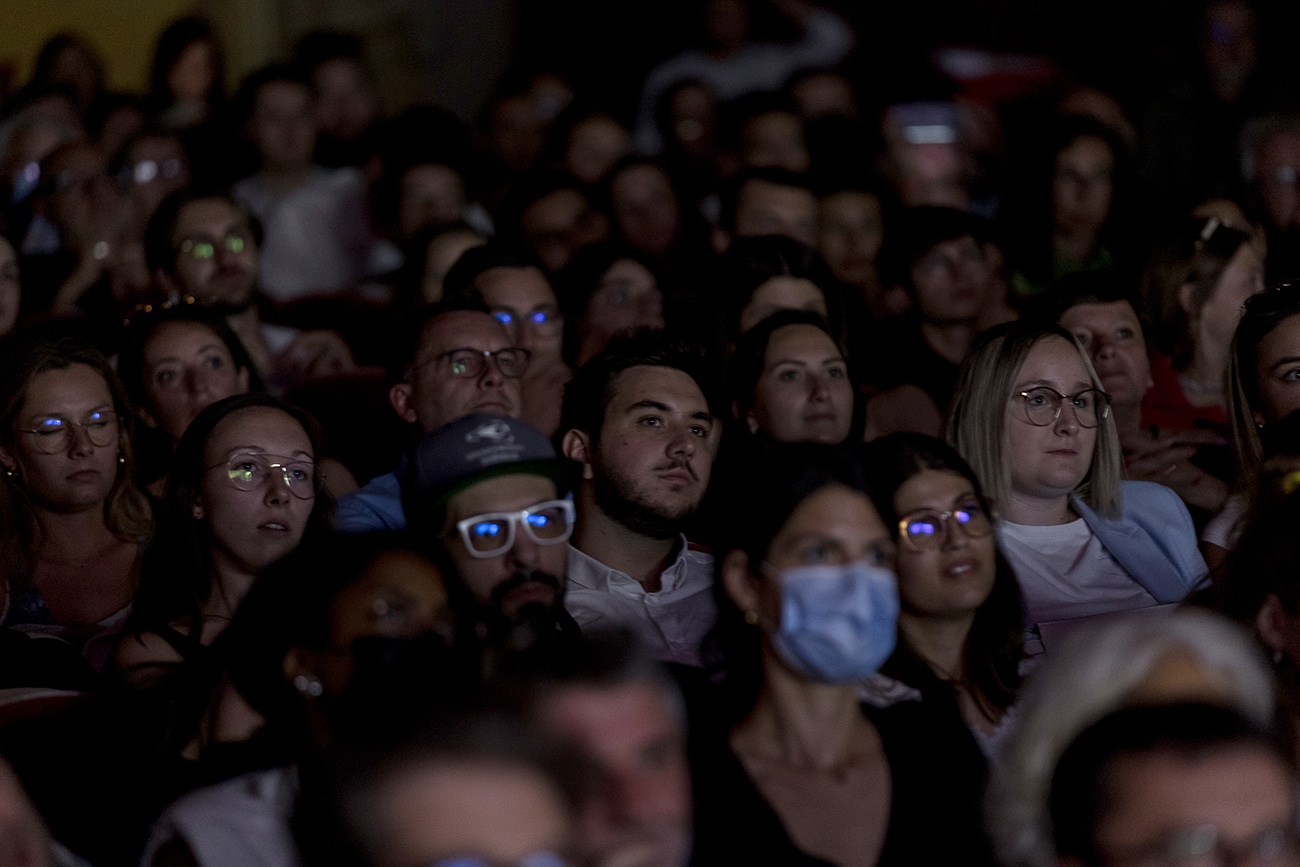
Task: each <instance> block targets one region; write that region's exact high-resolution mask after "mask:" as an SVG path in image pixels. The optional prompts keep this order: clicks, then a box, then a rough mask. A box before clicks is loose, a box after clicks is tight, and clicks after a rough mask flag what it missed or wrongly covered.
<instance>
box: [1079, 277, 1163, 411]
mask: <svg viewBox="0 0 1300 867" xmlns="http://www.w3.org/2000/svg"><path fill="white" fill-rule="evenodd" d="M1060 326H1061V327H1062V328H1064V329H1065V330H1066V331H1069V332H1070V333H1071V334H1073V335H1074V336H1075V337H1077V338H1078V339H1079V342H1080V343H1082V344H1083V345H1084V346H1085V347H1087V349H1088V355H1089V356H1090V357H1091V358H1092V366H1093V368H1095V369H1096V371H1097V376H1098V377H1100V378H1101V387H1102V388H1103V389H1105V390H1106V392H1107V393H1109V394H1110V396H1111V401H1112V402H1113V403H1115V404H1117V405H1119V406H1130V407H1134V406H1137V405H1138V404H1140V403H1141V402H1142V396H1143V395H1144V394H1146V393H1147V389H1148V388H1150V387H1151V386H1152V381H1151V360H1150V358H1148V356H1147V344H1146V341H1145V340H1144V339H1143V338H1142V324H1141V323H1140V322H1139V321H1138V316H1137V312H1136V311H1134V310H1133V305H1132V304H1130V303H1128V302H1127V301H1108V302H1106V303H1105V304H1076V305H1074V306H1073V307H1071V308H1070V309H1068V310H1066V311H1065V312H1064V313H1062V314H1061V321H1060Z"/></svg>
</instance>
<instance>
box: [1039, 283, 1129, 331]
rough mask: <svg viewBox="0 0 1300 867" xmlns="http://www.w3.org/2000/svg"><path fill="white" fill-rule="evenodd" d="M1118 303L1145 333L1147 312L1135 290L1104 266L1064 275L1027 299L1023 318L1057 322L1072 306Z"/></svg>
mask: <svg viewBox="0 0 1300 867" xmlns="http://www.w3.org/2000/svg"><path fill="white" fill-rule="evenodd" d="M1120 302H1124V303H1125V304H1128V306H1129V307H1131V308H1133V313H1134V315H1135V316H1137V318H1138V324H1139V325H1140V326H1141V328H1142V333H1143V334H1144V335H1145V334H1147V333H1148V332H1149V331H1150V325H1149V323H1148V322H1147V320H1146V318H1145V312H1146V311H1145V309H1144V307H1143V304H1142V302H1141V301H1140V300H1139V299H1138V295H1137V292H1136V291H1134V290H1133V289H1131V288H1130V287H1129V285H1128V280H1127V279H1126V278H1125V277H1123V276H1121V275H1120V274H1119V273H1117V272H1115V271H1111V270H1107V269H1090V270H1087V271H1075V272H1073V273H1070V274H1066V275H1065V276H1063V277H1061V278H1060V279H1058V280H1057V281H1056V282H1054V283H1053V284H1052V285H1051V286H1050V287H1048V289H1047V291H1046V292H1043V293H1042V294H1041V295H1036V296H1034V297H1033V298H1031V299H1029V301H1027V302H1026V304H1025V307H1024V309H1023V310H1022V314H1023V316H1024V318H1026V319H1038V320H1040V321H1043V322H1060V321H1061V317H1062V316H1064V315H1065V314H1066V312H1067V311H1068V310H1070V309H1071V308H1072V307H1078V306H1079V305H1081V304H1118V303H1120Z"/></svg>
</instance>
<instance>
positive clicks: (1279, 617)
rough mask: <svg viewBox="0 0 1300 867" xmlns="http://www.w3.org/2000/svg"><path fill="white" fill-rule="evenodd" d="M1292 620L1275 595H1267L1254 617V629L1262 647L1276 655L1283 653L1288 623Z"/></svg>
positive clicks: (1287, 633) (1289, 625) (1288, 629)
mask: <svg viewBox="0 0 1300 867" xmlns="http://www.w3.org/2000/svg"><path fill="white" fill-rule="evenodd" d="M1293 618H1294V615H1293V614H1291V613H1290V612H1289V611H1287V610H1286V607H1285V606H1284V605H1283V604H1282V600H1281V599H1279V598H1278V595H1277V594H1276V593H1270V594H1268V598H1267V599H1265V600H1264V604H1263V605H1262V606H1261V607H1260V609H1259V613H1258V614H1256V615H1255V629H1256V630H1257V631H1258V632H1259V637H1260V639H1261V640H1262V641H1263V642H1264V646H1265V647H1267V648H1268V649H1269V650H1271V651H1274V652H1276V653H1282V652H1285V650H1286V645H1287V637H1288V635H1289V634H1290V631H1291V622H1290V621H1291V620H1292V619H1293Z"/></svg>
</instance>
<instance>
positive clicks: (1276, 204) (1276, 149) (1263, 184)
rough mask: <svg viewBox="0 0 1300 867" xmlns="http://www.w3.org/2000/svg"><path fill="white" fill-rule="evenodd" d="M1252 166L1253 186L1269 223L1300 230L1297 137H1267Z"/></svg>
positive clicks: (1290, 134)
mask: <svg viewBox="0 0 1300 867" xmlns="http://www.w3.org/2000/svg"><path fill="white" fill-rule="evenodd" d="M1255 163H1256V168H1255V183H1256V184H1257V185H1258V188H1259V194H1260V199H1261V200H1262V202H1263V205H1264V210H1265V211H1266V212H1267V213H1268V218H1269V221H1270V222H1271V223H1272V224H1273V225H1274V226H1275V227H1276V228H1278V229H1295V228H1297V227H1300V133H1296V132H1286V131H1283V132H1278V133H1274V134H1273V135H1271V136H1269V137H1268V138H1267V139H1265V140H1264V142H1263V144H1261V145H1260V146H1259V151H1258V152H1257V153H1256V156H1255Z"/></svg>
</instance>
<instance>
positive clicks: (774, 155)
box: [741, 111, 809, 172]
mask: <svg viewBox="0 0 1300 867" xmlns="http://www.w3.org/2000/svg"><path fill="white" fill-rule="evenodd" d="M741 139H742V144H741V147H742V148H743V156H742V159H743V160H744V163H745V165H747V166H756V167H764V168H766V167H773V168H781V169H786V170H787V171H791V172H806V171H808V168H809V159H808V146H807V145H806V144H804V138H803V123H802V121H800V120H799V116H798V115H797V114H792V113H788V112H783V111H773V112H767V113H765V114H761V115H759V116H758V117H755V118H752V119H751V120H749V121H748V122H747V123H746V124H745V127H744V131H743V132H742V134H741Z"/></svg>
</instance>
